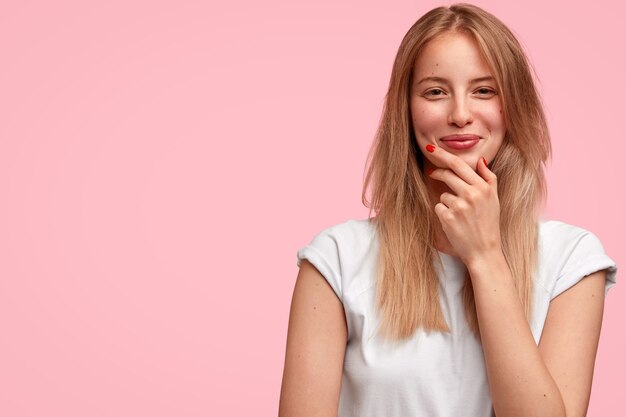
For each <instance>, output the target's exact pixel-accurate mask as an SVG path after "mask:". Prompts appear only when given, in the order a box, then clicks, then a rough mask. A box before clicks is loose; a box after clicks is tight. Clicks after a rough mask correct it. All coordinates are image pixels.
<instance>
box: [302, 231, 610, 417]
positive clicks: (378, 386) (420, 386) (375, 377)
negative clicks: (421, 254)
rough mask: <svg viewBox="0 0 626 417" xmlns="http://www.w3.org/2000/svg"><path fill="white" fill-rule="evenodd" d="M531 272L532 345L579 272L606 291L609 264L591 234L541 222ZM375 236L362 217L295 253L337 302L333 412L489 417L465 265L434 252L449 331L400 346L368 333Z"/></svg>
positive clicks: (345, 416) (373, 324)
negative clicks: (466, 298)
mask: <svg viewBox="0 0 626 417" xmlns="http://www.w3.org/2000/svg"><path fill="white" fill-rule="evenodd" d="M539 230H540V232H539V235H540V239H539V242H540V243H539V253H540V258H539V268H538V271H539V273H538V276H537V277H536V281H535V286H534V294H533V297H534V299H533V308H532V320H531V323H530V325H531V326H530V327H531V330H532V334H533V336H534V339H535V342H536V343H537V344H538V343H539V339H540V337H541V332H542V330H543V326H544V323H545V319H546V315H547V313H548V306H549V304H550V300H552V299H553V298H554V297H556V296H557V295H559V294H561V293H562V292H563V291H565V290H567V289H568V288H570V287H571V286H573V285H574V284H576V283H577V282H578V281H579V280H580V279H582V278H583V277H584V276H586V275H589V274H591V273H593V272H596V271H598V270H602V269H605V268H608V269H607V281H606V286H605V294H606V292H608V290H609V288H611V287H612V286H613V285H615V282H616V272H617V265H616V264H615V262H614V261H613V260H612V259H611V258H609V257H608V256H607V255H606V253H605V251H604V248H603V246H602V243H601V242H600V240H599V239H598V238H597V237H596V236H595V235H594V234H593V233H591V232H589V231H587V230H585V229H582V228H580V227H576V226H572V225H569V224H566V223H563V222H559V221H554V220H540V229H539ZM377 254H378V239H377V237H376V232H375V228H374V225H373V224H371V223H370V221H369V220H368V219H365V220H348V221H346V222H344V223H340V224H337V225H334V226H332V227H329V228H327V229H325V230H322V231H321V232H320V233H318V234H317V235H316V236H315V237H314V238H313V239H312V241H311V242H310V243H309V244H308V245H307V246H304V247H302V248H300V249H299V250H298V253H297V259H298V261H297V265H298V266H300V263H301V260H302V259H307V260H308V261H309V262H311V263H312V264H313V265H314V266H315V267H316V268H317V269H318V270H319V272H320V273H321V274H322V275H323V276H324V278H325V279H326V280H327V281H328V282H329V284H330V286H331V287H332V288H333V290H334V291H335V293H336V294H337V296H338V297H339V299H340V300H341V301H342V303H343V307H344V311H345V315H346V320H347V325H348V343H347V346H346V354H345V359H344V365H343V377H342V384H341V394H340V400H339V417H353V416H358V417H413V416H414V417H433V416H437V417H459V416H473V417H483V416H484V417H488V416H493V415H494V414H493V408H492V402H491V395H490V392H489V385H488V381H487V371H486V368H485V360H484V356H483V351H482V346H481V343H480V340H478V339H477V338H476V337H475V336H474V334H473V333H472V332H471V330H470V329H469V328H468V327H467V324H466V322H465V315H464V310H463V302H462V299H461V295H462V293H461V289H462V287H463V280H464V272H465V265H464V264H463V263H462V262H461V260H460V259H459V258H457V257H454V256H451V255H448V254H446V253H443V252H439V256H440V257H441V260H442V261H443V266H444V271H443V272H444V274H443V276H442V274H440V275H439V280H440V291H439V295H440V303H441V308H442V310H443V314H444V317H445V318H446V321H447V323H448V325H449V327H450V329H451V333H442V332H430V334H427V333H425V332H424V331H423V330H421V329H418V330H417V331H416V333H415V334H414V335H413V337H412V338H410V339H409V340H407V341H406V342H402V343H399V344H396V345H394V344H390V343H383V342H382V340H381V339H380V338H379V337H378V336H375V331H376V329H377V327H378V324H379V321H378V317H377V313H376V309H375V293H376V278H375V275H374V272H375V268H374V267H375V262H376V256H377Z"/></svg>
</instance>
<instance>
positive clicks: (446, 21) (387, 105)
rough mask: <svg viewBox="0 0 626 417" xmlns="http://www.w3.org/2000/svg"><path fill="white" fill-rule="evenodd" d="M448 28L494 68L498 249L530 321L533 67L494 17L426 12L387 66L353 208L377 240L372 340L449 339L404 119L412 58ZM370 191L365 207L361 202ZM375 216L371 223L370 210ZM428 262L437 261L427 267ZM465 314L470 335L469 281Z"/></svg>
mask: <svg viewBox="0 0 626 417" xmlns="http://www.w3.org/2000/svg"><path fill="white" fill-rule="evenodd" d="M451 31H456V32H458V33H463V34H467V35H469V36H471V37H472V38H473V39H474V40H475V41H476V43H477V45H478V48H479V49H480V51H481V53H482V54H483V57H484V59H485V60H486V62H487V63H488V64H489V66H490V68H491V70H492V71H493V76H494V78H495V79H496V85H497V88H498V91H499V94H500V97H501V100H502V114H503V117H504V121H505V125H506V134H505V136H504V139H503V143H502V146H501V148H500V149H499V151H498V153H497V155H496V156H495V158H494V159H493V161H492V162H491V163H490V169H491V170H492V171H493V172H494V173H495V174H496V176H497V178H498V198H499V201H500V230H501V240H502V245H503V252H504V255H505V259H506V261H507V263H508V265H509V267H510V269H511V273H512V275H513V278H514V281H515V286H516V288H517V291H518V293H519V298H520V301H521V303H522V305H523V307H524V310H525V313H526V317H527V319H528V320H529V321H530V311H531V301H532V299H531V298H532V291H533V277H534V275H535V272H536V271H535V268H536V264H537V251H538V219H539V208H540V205H541V204H543V203H545V200H546V198H547V187H546V181H545V174H544V166H545V164H546V161H547V160H548V159H549V158H550V157H551V145H550V135H549V132H548V127H547V123H546V118H545V114H544V110H543V106H542V103H541V98H540V96H539V93H538V91H537V89H536V87H535V83H534V78H533V71H531V69H532V66H531V64H530V62H529V61H528V59H527V57H526V55H525V53H524V51H523V49H522V46H521V45H520V43H519V42H518V40H517V39H516V38H515V36H514V35H513V33H512V32H511V31H510V30H509V29H508V28H507V27H506V26H505V25H504V24H503V23H502V22H501V21H500V20H498V19H497V18H496V17H495V16H493V15H491V14H490V13H488V12H486V11H484V10H482V9H481V8H479V7H476V6H473V5H471V4H454V5H452V6H450V7H438V8H435V9H433V10H431V11H429V12H428V13H426V14H425V15H424V16H422V17H421V18H420V19H419V20H418V21H417V22H416V23H415V24H414V25H413V26H412V27H411V28H410V29H409V31H408V32H407V34H406V35H405V36H404V38H403V40H402V42H401V44H400V47H399V50H398V53H397V55H396V58H395V62H394V64H393V70H392V73H391V79H390V82H389V88H388V91H387V94H386V96H385V102H384V107H383V113H382V117H381V121H380V125H379V127H378V130H377V132H376V136H375V140H374V143H373V145H372V148H371V149H370V152H369V154H368V157H367V163H366V171H367V172H366V175H365V179H364V185H363V192H362V201H363V204H364V205H365V206H366V207H369V208H370V211H369V217H370V221H371V222H372V223H373V224H374V226H375V228H376V231H377V235H378V238H379V242H380V253H379V258H378V271H377V273H378V282H377V284H378V285H377V296H376V305H377V308H378V311H379V313H380V316H381V327H380V329H379V331H380V332H381V334H382V335H383V336H384V337H385V338H388V339H391V340H401V339H406V338H408V337H410V336H411V335H412V334H413V333H414V332H415V331H416V330H417V329H418V328H423V329H424V330H427V331H428V330H438V331H443V332H449V331H450V329H449V327H448V325H447V323H446V321H445V318H444V317H443V314H442V310H441V306H440V304H439V288H438V287H439V281H438V278H437V274H436V270H435V268H436V267H437V266H438V267H441V263H440V262H439V257H438V252H437V249H436V248H435V246H434V238H435V230H436V228H435V226H436V223H435V222H438V221H439V220H438V218H437V217H436V214H435V213H434V210H433V209H432V207H430V205H429V194H428V189H427V188H426V184H425V182H424V178H425V177H424V173H423V168H424V159H423V158H424V157H423V155H422V153H421V151H420V150H419V148H418V146H417V142H416V140H415V136H414V132H413V126H412V121H411V117H410V116H411V113H410V105H409V88H410V86H411V82H412V77H413V66H414V63H415V61H416V58H417V57H418V55H419V53H420V51H421V50H422V49H423V48H424V46H425V45H426V44H427V43H428V42H429V41H431V40H432V39H434V38H436V37H438V36H441V35H442V34H444V33H449V32H451ZM370 187H371V193H372V199H371V202H370V201H369V200H368V198H367V191H368V188H370ZM373 210H374V211H376V213H377V215H376V217H372V211H373ZM433 261H436V262H437V264H435V263H434V262H433ZM463 304H464V309H465V317H466V320H467V323H468V326H469V327H470V329H471V330H472V331H473V332H474V334H475V335H476V336H477V337H478V335H479V328H478V319H477V316H476V308H475V302H474V293H473V290H472V285H471V280H470V279H469V274H468V273H467V272H466V280H465V284H464V288H463Z"/></svg>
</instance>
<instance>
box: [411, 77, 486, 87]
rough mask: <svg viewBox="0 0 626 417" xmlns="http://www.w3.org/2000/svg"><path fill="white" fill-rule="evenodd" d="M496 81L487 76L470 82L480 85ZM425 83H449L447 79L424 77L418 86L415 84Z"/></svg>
mask: <svg viewBox="0 0 626 417" xmlns="http://www.w3.org/2000/svg"><path fill="white" fill-rule="evenodd" d="M494 80H495V78H493V77H492V76H491V75H486V76H484V77H478V78H474V79H473V80H470V84H474V83H479V82H482V81H494ZM425 81H435V82H440V83H441V82H443V83H446V82H448V80H446V79H445V78H441V77H424V78H422V79H421V80H419V81H418V82H417V84H415V85H418V84H421V83H423V82H425Z"/></svg>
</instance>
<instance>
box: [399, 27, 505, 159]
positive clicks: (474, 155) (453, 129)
mask: <svg viewBox="0 0 626 417" xmlns="http://www.w3.org/2000/svg"><path fill="white" fill-rule="evenodd" d="M410 94H411V95H410V107H411V118H412V120H413V132H414V133H415V137H416V139H417V143H418V145H419V146H420V149H424V147H425V146H426V144H428V143H431V144H433V145H435V146H439V147H441V148H444V149H445V150H446V151H448V152H451V153H454V154H455V155H457V156H459V157H460V158H461V159H463V160H464V161H465V162H466V163H467V164H468V165H469V166H471V167H472V169H474V170H476V164H477V162H478V160H479V159H480V157H481V156H484V157H485V159H486V160H487V163H490V162H491V161H492V160H493V158H494V157H495V155H496V153H497V152H498V149H500V146H501V145H502V140H503V138H504V134H505V132H506V129H505V126H504V118H503V116H502V103H501V100H500V96H499V94H498V91H497V89H496V82H495V79H494V78H493V73H492V71H491V70H490V68H489V65H488V64H487V62H486V61H485V60H484V59H483V58H482V56H481V55H480V51H479V49H478V46H477V44H476V42H475V41H474V40H473V39H472V38H470V37H469V36H467V35H464V34H458V33H452V32H450V33H446V34H444V35H441V36H439V37H437V38H435V39H433V40H431V41H430V42H428V43H427V44H426V46H425V48H424V49H423V50H422V53H421V54H420V55H419V56H418V58H417V60H416V61H415V66H414V68H413V85H412V86H411V90H410ZM453 135H474V136H473V139H474V140H471V139H470V141H469V142H465V143H463V142H459V141H448V139H451V138H452V136H453ZM470 138H472V137H471V136H470ZM471 143H475V144H474V145H473V146H470V147H468V148H464V149H459V148H462V147H464V146H468V145H470V144H471ZM422 154H423V155H424V156H425V160H424V161H425V165H426V167H434V165H433V164H432V163H431V161H430V160H429V159H428V158H429V155H428V152H423V153H422Z"/></svg>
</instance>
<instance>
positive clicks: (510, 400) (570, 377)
mask: <svg viewBox="0 0 626 417" xmlns="http://www.w3.org/2000/svg"><path fill="white" fill-rule="evenodd" d="M468 270H469V272H470V276H471V279H472V285H473V287H474V295H475V299H476V311H477V315H478V323H479V326H480V335H481V341H482V345H483V351H484V354H485V362H486V367H487V375H488V379H489V385H490V391H491V395H492V401H493V405H494V411H495V413H496V415H497V416H498V417H511V416H559V417H565V416H567V417H584V416H585V414H586V410H587V406H588V402H589V395H590V390H591V380H592V376H593V365H594V362H595V355H596V350H597V346H598V339H599V336H600V327H601V323H602V311H603V307H604V283H605V276H606V272H605V271H598V272H596V273H594V274H591V275H590V276H588V277H585V278H584V279H583V280H581V281H580V282H579V283H578V284H576V285H574V286H573V287H572V288H570V289H569V290H567V291H565V292H564V293H563V294H561V295H559V296H558V297H556V298H555V299H554V300H553V301H552V302H551V303H550V308H549V311H548V316H547V319H546V324H545V327H544V330H543V334H542V338H541V342H540V344H539V347H538V346H537V345H536V344H535V341H534V339H533V336H532V333H531V330H530V327H529V324H528V322H527V320H526V318H525V315H524V312H523V308H522V305H521V302H520V301H519V297H518V295H517V291H516V290H515V286H514V284H513V280H512V276H511V272H510V270H509V268H508V265H507V264H506V261H505V259H504V256H503V255H502V254H501V252H500V253H498V254H496V255H492V256H489V257H485V258H483V259H481V260H478V261H475V262H473V263H471V264H469V265H468ZM574 364H575V366H572V365H574Z"/></svg>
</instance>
